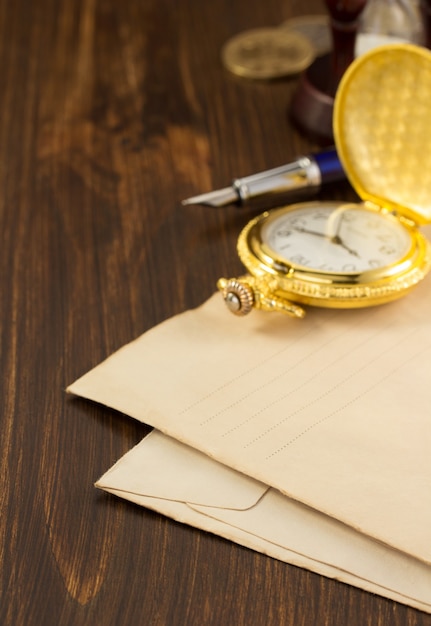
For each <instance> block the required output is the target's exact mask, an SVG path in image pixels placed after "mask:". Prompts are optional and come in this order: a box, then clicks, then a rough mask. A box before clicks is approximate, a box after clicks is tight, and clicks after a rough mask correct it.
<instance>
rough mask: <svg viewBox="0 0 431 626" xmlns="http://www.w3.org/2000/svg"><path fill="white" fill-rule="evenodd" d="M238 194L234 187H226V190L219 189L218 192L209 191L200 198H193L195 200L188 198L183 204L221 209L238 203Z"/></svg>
mask: <svg viewBox="0 0 431 626" xmlns="http://www.w3.org/2000/svg"><path fill="white" fill-rule="evenodd" d="M238 199H239V197H238V193H237V192H236V191H235V189H233V188H232V187H225V188H224V189H218V190H217V191H209V192H208V193H202V194H200V195H199V196H193V198H187V199H186V200H183V201H182V202H181V204H182V205H183V206H188V205H190V204H204V205H206V206H212V207H221V206H227V205H228V204H234V203H236V202H238Z"/></svg>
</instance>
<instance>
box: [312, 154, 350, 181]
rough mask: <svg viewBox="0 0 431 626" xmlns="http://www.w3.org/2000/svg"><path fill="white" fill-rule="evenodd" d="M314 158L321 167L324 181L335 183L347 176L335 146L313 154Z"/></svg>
mask: <svg viewBox="0 0 431 626" xmlns="http://www.w3.org/2000/svg"><path fill="white" fill-rule="evenodd" d="M313 158H314V160H315V161H316V163H317V165H318V167H319V170H320V173H321V176H322V183H334V182H336V181H339V180H343V179H345V178H346V174H345V172H344V170H343V167H342V165H341V163H340V159H339V158H338V154H337V151H336V150H335V148H333V149H331V150H325V151H324V152H318V153H317V154H313Z"/></svg>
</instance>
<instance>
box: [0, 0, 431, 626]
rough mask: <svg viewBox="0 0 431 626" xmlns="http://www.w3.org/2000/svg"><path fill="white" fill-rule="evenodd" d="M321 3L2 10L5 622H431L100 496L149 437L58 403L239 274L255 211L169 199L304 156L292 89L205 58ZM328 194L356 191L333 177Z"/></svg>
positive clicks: (17, 6) (70, 3)
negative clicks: (101, 482)
mask: <svg viewBox="0 0 431 626" xmlns="http://www.w3.org/2000/svg"><path fill="white" fill-rule="evenodd" d="M322 11H323V4H322V2H321V1H319V0H307V1H303V2H288V1H287V0H283V1H282V0H265V1H263V2H262V1H261V0H247V1H246V0H217V2H203V1H202V0H177V2H172V1H171V0H157V2H156V0H145V1H141V2H139V1H138V0H121V2H120V1H119V0H118V1H115V0H106V1H104V2H96V0H64V1H63V2H60V1H58V0H35V1H34V2H29V1H25V0H15V2H13V3H12V2H7V1H6V0H3V2H1V4H0V25H1V37H0V81H1V89H0V181H1V182H0V203H1V204H0V231H1V233H2V245H1V246H0V274H1V280H0V290H1V297H0V303H1V305H0V306H1V316H0V347H1V348H0V350H1V351H0V359H1V368H2V369H1V372H2V376H1V380H0V388H1V389H0V402H1V403H2V407H1V411H0V436H1V457H0V477H1V478H0V479H1V500H0V562H1V566H0V589H1V591H0V623H1V624H3V625H5V626H6V625H7V626H21V625H22V626H35V625H38V626H39V625H41V624H43V625H48V626H50V625H51V624H52V625H61V626H68V625H73V626H75V625H77V626H84V625H88V626H99V625H101V626H111V625H112V626H114V625H115V626H120V625H127V626H134V625H139V626H141V625H151V626H162V625H163V626H177V625H178V626H185V625H187V626H202V625H211V626H220V625H223V626H224V625H226V626H230V625H232V626H241V625H246V626H255V625H256V626H260V625H264V626H280V625H294V626H311V625H313V626H320V625H321V626H323V625H330V626H365V625H372V626H397V625H399V626H425V625H430V624H431V616H427V615H425V614H422V613H420V612H418V611H415V610H412V609H408V608H406V607H404V606H401V605H398V604H396V603H393V602H390V601H388V600H385V599H382V598H379V597H373V596H372V595H370V594H368V593H365V592H362V591H360V590H356V589H353V588H350V587H348V586H346V585H343V584H340V583H337V582H336V581H332V580H329V579H326V578H322V577H320V576H318V575H315V574H312V573H310V572H307V571H303V570H301V569H297V568H295V567H292V566H289V565H286V564H284V563H279V562H277V561H274V560H272V559H270V558H267V557H265V556H263V555H261V554H257V553H254V552H252V551H249V550H246V549H243V548H241V547H239V546H237V545H234V544H232V543H229V542H228V541H224V540H222V539H220V538H218V537H216V536H212V535H208V534H205V533H203V532H200V531H197V530H194V529H192V528H189V527H187V526H184V525H181V524H178V523H175V522H173V521H171V520H170V519H166V518H164V517H162V516H160V515H157V514H155V513H152V512H150V511H148V510H145V509H141V508H139V507H137V506H133V505H131V504H129V503H127V502H125V501H122V500H119V499H116V498H114V497H110V496H108V495H107V494H104V493H101V492H98V491H97V490H96V489H95V488H94V487H93V482H94V481H95V480H96V479H97V478H98V477H99V476H100V475H101V474H102V473H103V472H105V471H106V470H107V469H108V468H109V467H110V466H111V465H112V464H113V463H114V462H115V461H116V460H117V459H118V458H119V457H120V456H121V455H123V453H125V452H126V451H127V450H128V449H130V448H131V447H132V446H133V445H134V444H135V443H137V442H138V441H139V440H140V439H141V438H142V436H144V435H145V434H146V433H147V432H148V428H146V427H145V426H142V425H140V424H137V423H135V422H134V421H133V420H131V419H129V418H128V417H126V416H123V415H118V414H116V413H115V412H113V411H110V410H107V409H104V408H102V407H100V406H96V405H94V404H92V403H90V402H85V401H82V400H78V399H71V398H70V397H67V396H66V394H65V393H64V389H65V387H66V385H67V384H69V383H71V382H72V381H73V380H75V379H76V378H77V377H78V376H80V375H81V374H83V373H84V372H86V371H87V370H89V369H90V368H91V367H93V366H94V365H96V364H97V363H98V362H100V361H101V360H102V359H104V358H105V357H106V356H108V355H109V354H110V353H112V352H113V351H114V350H116V349H117V348H119V347H120V346H122V345H123V344H125V343H126V342H128V341H130V340H132V339H133V338H135V337H137V336H138V335H140V334H141V333H143V332H144V331H145V330H147V329H149V328H151V327H152V326H154V325H155V324H157V323H158V322H160V321H162V320H163V319H165V318H167V317H169V316H172V315H174V314H176V313H179V312H181V311H184V310H185V309H187V308H190V307H194V306H196V305H198V304H200V303H201V302H202V301H203V300H204V299H206V298H207V297H208V296H209V295H210V294H211V293H212V292H213V291H214V289H215V283H216V280H217V278H218V277H219V276H220V275H223V274H235V272H236V271H238V270H239V268H240V265H239V261H238V260H237V257H236V253H235V242H236V237H237V234H238V231H239V230H240V228H241V226H242V225H243V224H244V223H245V222H246V220H247V219H248V218H249V217H250V215H251V214H252V213H251V211H249V210H245V209H244V210H243V211H240V210H237V209H235V208H227V209H224V210H211V209H209V208H203V207H190V208H188V209H185V208H182V207H181V205H180V200H181V199H183V198H186V197H187V196H190V195H193V194H196V193H200V192H203V191H208V190H210V189H212V188H217V187H219V186H224V185H226V184H227V183H228V182H229V181H230V179H231V178H232V177H233V176H234V175H237V176H239V175H245V174H250V173H252V172H256V171H259V170H262V169H266V168H269V167H273V166H276V165H281V164H283V163H285V162H287V161H289V160H291V159H292V158H294V157H295V156H297V155H298V154H301V153H304V152H308V151H310V150H311V149H314V148H315V147H316V146H313V145H312V144H311V143H309V142H308V141H306V140H305V139H304V138H302V137H301V136H300V135H299V134H298V133H297V132H296V131H295V130H293V128H292V127H291V125H290V123H289V122H288V119H287V114H286V112H287V108H288V105H289V102H290V100H291V97H292V94H293V91H294V89H295V87H296V84H297V81H296V79H295V78H293V79H286V80H280V81H277V82H273V83H260V82H259V83H254V82H250V81H247V80H244V79H240V78H236V77H235V76H233V75H231V74H229V73H228V72H227V71H226V70H225V69H224V68H223V67H222V65H221V63H220V56H219V55H220V49H221V46H222V44H223V43H224V42H225V41H226V40H227V39H228V38H230V37H231V36H232V35H234V34H236V33H238V32H239V31H242V30H245V29H249V28H254V27H259V26H266V25H268V26H273V25H277V24H280V23H281V22H283V21H284V20H286V19H288V18H290V17H293V16H296V15H300V14H305V13H322ZM325 194H326V196H325ZM328 194H331V195H330V196H329V195H328ZM335 194H338V195H337V196H335ZM323 197H347V198H354V195H353V192H352V191H351V190H350V188H349V187H348V186H347V184H342V185H339V186H337V187H336V188H335V189H332V190H330V191H328V190H327V191H325V192H324V194H323Z"/></svg>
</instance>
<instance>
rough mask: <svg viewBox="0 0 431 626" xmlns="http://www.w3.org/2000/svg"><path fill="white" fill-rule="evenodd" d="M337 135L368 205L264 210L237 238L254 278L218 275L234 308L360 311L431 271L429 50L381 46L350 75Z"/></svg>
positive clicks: (337, 113)
mask: <svg viewBox="0 0 431 626" xmlns="http://www.w3.org/2000/svg"><path fill="white" fill-rule="evenodd" d="M334 138H335V144H336V148H337V152H338V155H339V158H340V161H341V163H342V165H343V167H344V169H345V172H346V174H347V176H348V178H349V180H350V182H351V184H352V186H353V187H354V189H355V190H356V192H357V193H358V195H359V196H360V197H361V199H362V202H358V203H346V202H338V201H334V202H318V201H316V202H307V203H298V204H293V205H289V206H285V207H281V208H278V209H274V210H272V211H268V212H265V213H263V214H262V215H260V216H258V217H256V218H255V219H253V220H252V221H251V222H249V223H248V224H247V225H246V227H245V228H244V229H243V231H242V232H241V234H240V236H239V239H238V254H239V257H240V259H241V261H242V263H243V264H244V265H245V267H246V269H247V270H248V272H249V274H247V275H244V276H242V277H240V278H233V279H226V278H221V279H220V280H219V281H218V287H219V289H220V290H221V291H222V293H223V297H224V299H225V302H226V304H227V306H228V308H229V309H230V310H231V311H232V312H233V313H235V314H237V315H245V314H247V313H248V312H250V311H251V310H252V308H253V307H254V308H260V309H264V310H268V311H271V310H272V311H281V312H284V313H287V314H289V315H293V316H296V317H303V316H304V309H303V308H302V306H301V305H302V304H309V305H315V306H322V307H330V308H358V307H366V306H373V305H378V304H383V303H385V302H390V301H392V300H395V299H397V298H400V297H401V296H404V295H405V294H406V293H408V292H409V291H410V290H411V289H412V288H413V287H414V286H415V285H416V284H417V283H418V282H419V281H421V280H422V279H423V278H424V276H425V275H426V274H427V272H428V271H429V270H430V268H431V245H430V244H429V242H428V240H427V239H426V238H425V237H424V236H423V235H422V234H421V232H420V231H419V226H420V225H422V224H427V223H430V222H431V52H430V51H429V50H426V49H424V48H420V47H418V46H414V45H410V44H394V45H388V46H382V47H380V48H376V49H374V50H372V51H370V52H368V53H367V54H365V55H363V56H361V57H359V58H358V59H356V61H354V62H353V63H352V65H351V66H350V67H349V68H348V70H347V72H346V73H345V75H344V77H343V79H342V81H341V83H340V86H339V88H338V91H337V94H336V98H335V104H334Z"/></svg>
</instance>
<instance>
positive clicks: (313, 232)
mask: <svg viewBox="0 0 431 626" xmlns="http://www.w3.org/2000/svg"><path fill="white" fill-rule="evenodd" d="M293 230H296V232H298V233H305V234H307V235H316V236H317V237H323V238H324V239H331V237H328V235H326V234H325V233H319V232H318V231H317V230H307V229H306V228H302V227H301V226H296V227H294V228H293Z"/></svg>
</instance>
